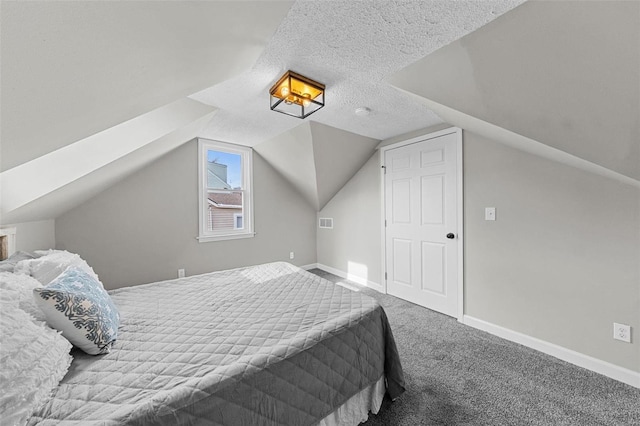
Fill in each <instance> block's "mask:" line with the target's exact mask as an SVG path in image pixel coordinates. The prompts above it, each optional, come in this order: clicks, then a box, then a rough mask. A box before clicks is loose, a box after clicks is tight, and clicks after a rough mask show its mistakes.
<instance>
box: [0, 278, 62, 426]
mask: <svg viewBox="0 0 640 426" xmlns="http://www.w3.org/2000/svg"><path fill="white" fill-rule="evenodd" d="M0 293H5V291H4V290H3V291H2V292H0ZM7 299H8V298H4V297H3V299H2V300H0V309H1V310H2V315H0V413H2V424H6V425H24V424H26V422H27V420H28V419H29V417H31V414H32V413H33V411H34V410H35V409H37V408H38V407H39V406H40V405H42V404H44V403H45V402H46V401H47V399H48V398H49V397H50V395H51V393H52V391H53V390H54V389H55V388H56V387H57V386H58V384H59V383H60V380H62V378H63V377H64V375H65V374H66V373H67V371H68V370H69V365H70V364H71V360H72V357H71V355H70V354H69V351H70V350H71V343H69V341H67V339H65V338H64V337H62V336H61V335H60V334H59V333H58V332H57V331H55V330H53V329H51V328H49V327H48V326H46V325H45V324H44V323H43V322H40V321H34V319H33V318H32V317H31V315H29V314H27V313H26V312H25V311H23V310H22V309H20V308H19V307H18V304H17V303H16V301H11V300H7Z"/></svg>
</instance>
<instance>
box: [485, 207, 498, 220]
mask: <svg viewBox="0 0 640 426" xmlns="http://www.w3.org/2000/svg"><path fill="white" fill-rule="evenodd" d="M484 220H496V208H495V207H485V208H484Z"/></svg>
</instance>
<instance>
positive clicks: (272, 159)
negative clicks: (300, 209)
mask: <svg viewBox="0 0 640 426" xmlns="http://www.w3.org/2000/svg"><path fill="white" fill-rule="evenodd" d="M378 142H379V141H378V140H377V139H372V138H367V137H366V136H360V135H356V134H353V133H350V132H346V131H344V130H339V129H336V128H333V127H329V126H325V125H323V124H320V123H315V122H304V123H303V124H300V125H299V126H298V127H294V128H293V129H291V130H289V131H287V132H285V133H283V134H281V135H278V136H276V137H275V138H273V139H270V140H268V141H266V142H263V143H261V144H259V145H257V146H256V147H255V150H256V151H257V152H258V154H260V155H261V156H262V157H264V159H265V160H267V161H268V162H269V163H270V164H271V165H272V166H273V167H274V168H275V169H276V170H278V171H279V172H280V174H282V175H283V176H284V177H285V178H286V179H287V180H289V181H290V182H291V183H292V184H293V185H294V187H295V188H296V189H297V190H298V192H300V194H301V195H302V196H303V197H304V198H305V199H306V200H307V202H308V203H309V205H310V206H311V207H313V208H314V209H315V210H316V211H320V210H321V209H322V208H323V207H324V206H325V205H326V204H327V203H328V202H329V200H331V199H332V198H333V196H334V195H335V194H336V193H337V192H338V191H339V190H340V188H342V187H343V186H344V184H345V183H346V182H348V181H349V179H351V178H352V177H353V175H355V174H356V172H357V171H358V170H360V168H361V167H362V166H363V165H364V163H366V161H367V160H368V159H369V157H371V155H372V154H373V152H374V151H375V148H376V146H377V145H378Z"/></svg>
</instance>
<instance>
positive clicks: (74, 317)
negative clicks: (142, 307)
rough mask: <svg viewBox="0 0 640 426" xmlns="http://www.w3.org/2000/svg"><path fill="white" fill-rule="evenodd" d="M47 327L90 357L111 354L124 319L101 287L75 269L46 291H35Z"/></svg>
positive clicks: (70, 269) (84, 273) (57, 279)
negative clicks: (58, 332)
mask: <svg viewBox="0 0 640 426" xmlns="http://www.w3.org/2000/svg"><path fill="white" fill-rule="evenodd" d="M33 295H34V299H35V300H36V304H37V305H38V307H40V309H41V310H42V311H43V312H44V315H45V317H46V318H47V324H49V325H50V326H51V327H53V328H55V329H56V330H60V331H61V332H62V335H63V336H64V337H66V338H67V339H68V340H69V341H70V342H71V343H73V344H74V345H75V346H77V347H79V348H80V349H82V350H83V351H85V352H86V353H88V354H90V355H99V354H106V353H109V351H110V350H111V345H113V342H115V340H116V337H117V335H118V325H119V323H120V316H119V314H118V309H117V308H116V305H115V304H114V303H113V301H112V300H111V297H110V296H109V294H107V292H106V291H105V290H104V289H103V288H102V286H101V285H100V283H99V282H98V281H96V280H95V279H94V278H93V277H92V276H91V275H89V274H87V273H86V272H85V271H83V270H82V269H80V268H78V267H75V266H72V267H70V268H69V269H67V270H66V271H64V272H63V273H62V274H60V276H58V277H57V278H56V279H55V280H53V281H52V282H51V283H50V284H49V285H47V286H46V287H39V288H35V289H34V290H33Z"/></svg>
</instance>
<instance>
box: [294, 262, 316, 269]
mask: <svg viewBox="0 0 640 426" xmlns="http://www.w3.org/2000/svg"><path fill="white" fill-rule="evenodd" d="M317 267H318V264H317V263H310V264H308V265H302V266H298V268H301V269H304V270H305V271H308V270H309V269H316V268H317Z"/></svg>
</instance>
